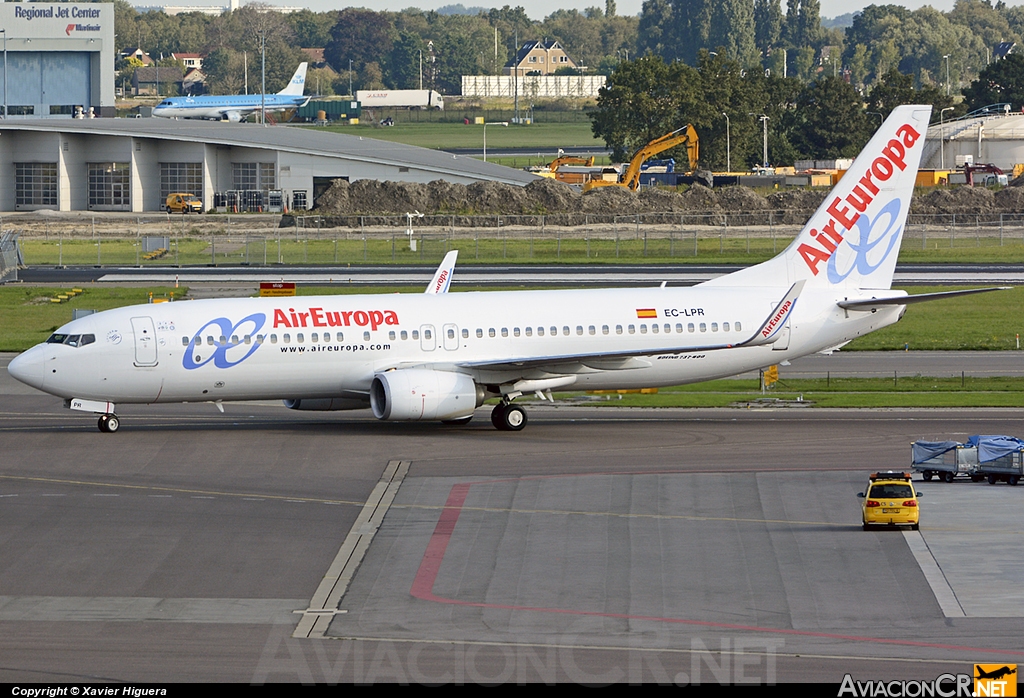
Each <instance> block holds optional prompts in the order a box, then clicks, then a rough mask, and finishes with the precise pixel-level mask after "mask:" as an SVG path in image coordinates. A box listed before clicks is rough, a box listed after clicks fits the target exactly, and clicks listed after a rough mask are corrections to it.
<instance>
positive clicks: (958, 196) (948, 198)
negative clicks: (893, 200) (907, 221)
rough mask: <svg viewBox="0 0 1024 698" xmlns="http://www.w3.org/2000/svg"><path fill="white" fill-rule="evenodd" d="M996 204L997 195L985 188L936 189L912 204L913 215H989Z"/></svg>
mask: <svg viewBox="0 0 1024 698" xmlns="http://www.w3.org/2000/svg"><path fill="white" fill-rule="evenodd" d="M995 202H996V197H995V194H993V193H992V192H991V191H990V190H988V189H985V188H984V187H956V188H955V189H936V190H935V191H933V192H931V193H930V194H928V195H927V196H925V197H923V198H920V199H917V200H916V201H914V202H912V203H911V211H912V212H913V213H988V212H990V211H991V210H992V209H993V208H994V206H995Z"/></svg>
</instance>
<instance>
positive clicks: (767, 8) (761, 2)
mask: <svg viewBox="0 0 1024 698" xmlns="http://www.w3.org/2000/svg"><path fill="white" fill-rule="evenodd" d="M781 39H782V3H781V2H780V0H754V44H755V45H756V46H757V50H758V51H760V52H761V55H762V56H763V57H765V58H767V57H768V56H769V55H770V54H771V52H772V49H773V48H775V47H776V46H778V45H779V41H780V40H781Z"/></svg>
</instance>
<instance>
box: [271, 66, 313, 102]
mask: <svg viewBox="0 0 1024 698" xmlns="http://www.w3.org/2000/svg"><path fill="white" fill-rule="evenodd" d="M308 65H309V64H308V63H299V68H298V70H296V71H295V75H293V76H292V79H291V82H289V83H288V85H287V86H286V87H285V88H284V89H283V90H281V91H280V92H278V93H277V94H279V95H288V96H291V97H300V96H301V95H302V91H303V90H304V89H306V66H308Z"/></svg>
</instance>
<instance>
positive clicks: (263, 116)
mask: <svg viewBox="0 0 1024 698" xmlns="http://www.w3.org/2000/svg"><path fill="white" fill-rule="evenodd" d="M260 54H261V64H262V67H261V71H262V76H261V78H260V121H262V122H263V126H264V127H265V126H266V125H267V32H266V30H263V31H262V32H260Z"/></svg>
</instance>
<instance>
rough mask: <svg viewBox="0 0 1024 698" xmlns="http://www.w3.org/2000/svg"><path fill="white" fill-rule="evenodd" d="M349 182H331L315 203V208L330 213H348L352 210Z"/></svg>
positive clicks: (342, 180)
mask: <svg viewBox="0 0 1024 698" xmlns="http://www.w3.org/2000/svg"><path fill="white" fill-rule="evenodd" d="M348 187H349V184H348V180H347V179H336V180H334V181H333V182H331V186H329V187H328V188H327V191H325V192H324V193H323V194H321V195H320V197H319V198H318V199H317V200H316V201H315V202H314V203H313V205H314V208H317V209H320V210H323V211H326V212H329V213H348V212H349V211H350V210H351V209H350V207H349V206H350V204H349V198H348Z"/></svg>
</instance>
